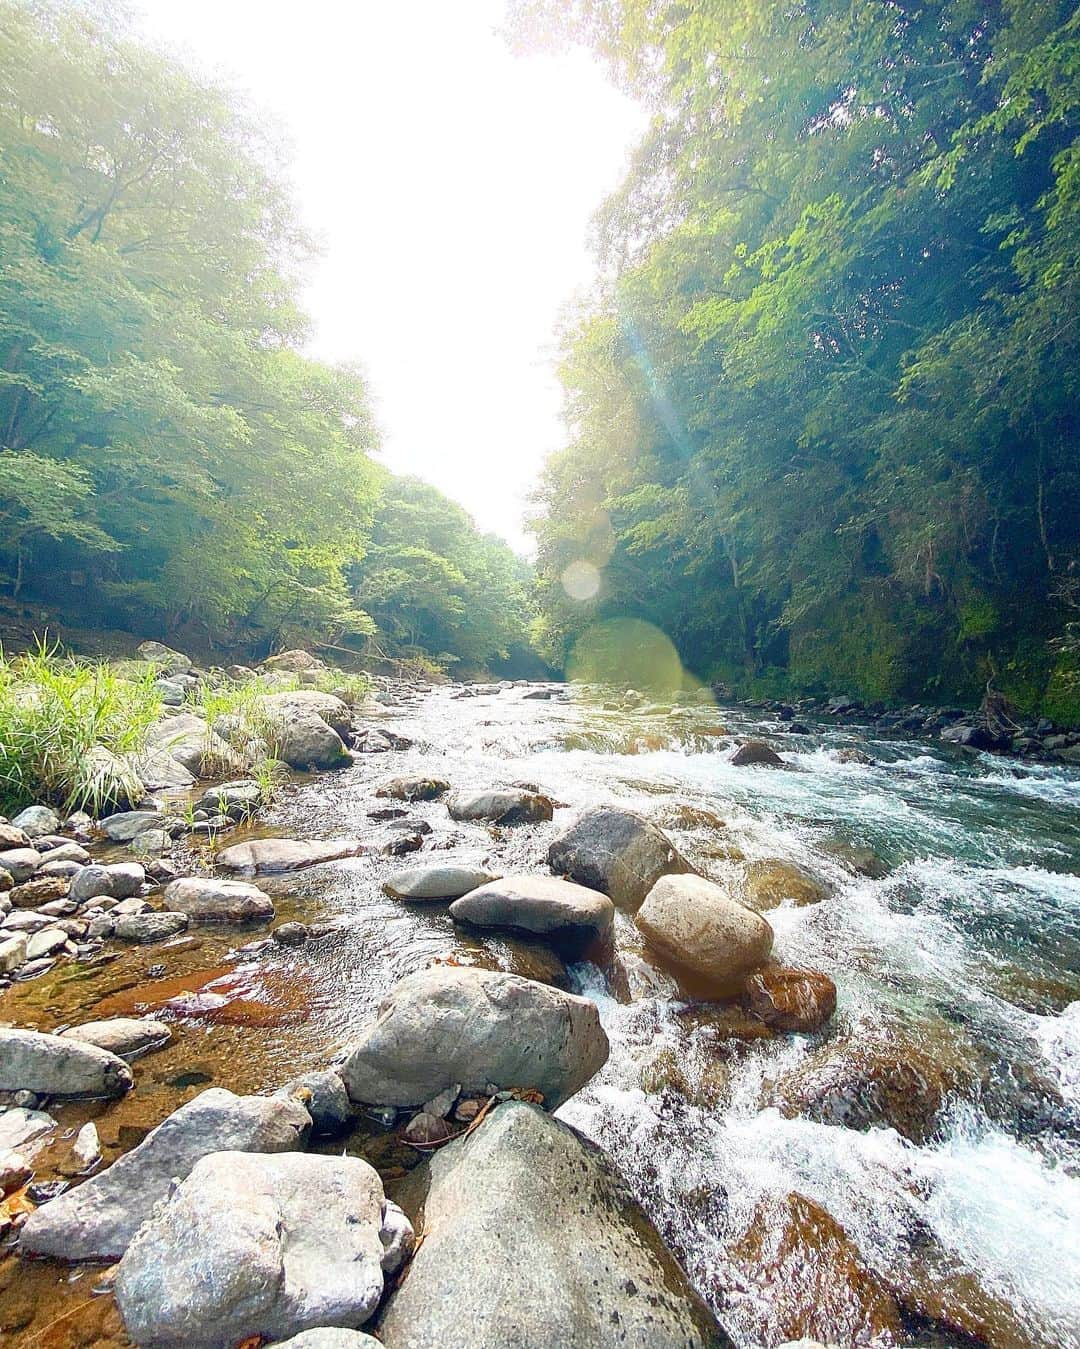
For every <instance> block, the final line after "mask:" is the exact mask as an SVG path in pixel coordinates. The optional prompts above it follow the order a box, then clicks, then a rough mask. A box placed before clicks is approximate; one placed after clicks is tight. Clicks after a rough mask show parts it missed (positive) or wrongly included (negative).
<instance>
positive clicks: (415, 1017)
mask: <svg viewBox="0 0 1080 1349" xmlns="http://www.w3.org/2000/svg"><path fill="white" fill-rule="evenodd" d="M607 1056H608V1040H607V1036H606V1035H605V1034H604V1030H603V1027H602V1026H601V1025H600V1016H599V1013H598V1012H597V1009H596V1004H595V1003H592V1002H590V1001H589V1000H588V999H587V998H578V997H575V996H574V995H573V994H571V993H563V992H562V991H561V990H560V989H557V988H551V987H550V986H548V985H547V984H539V983H535V982H534V981H533V980H531V979H522V978H520V977H519V976H517V975H514V974H502V973H499V972H497V971H494V970H483V969H475V968H469V967H462V966H456V965H433V966H432V967H431V968H430V969H427V970H421V971H419V972H418V973H416V974H411V975H409V976H408V977H407V978H405V979H402V980H401V982H400V983H398V984H396V985H395V986H394V988H392V989H391V990H390V993H389V994H388V996H387V997H386V999H385V1001H384V1002H383V1004H382V1007H381V1009H380V1012H379V1017H378V1020H377V1021H375V1022H374V1023H373V1024H372V1025H371V1026H368V1027H367V1028H366V1030H364V1031H362V1032H361V1034H360V1037H359V1038H358V1039H357V1040H356V1041H355V1042H354V1043H353V1045H352V1047H351V1049H350V1050H349V1054H348V1057H347V1058H346V1060H345V1062H344V1063H343V1064H342V1066H341V1069H340V1072H341V1076H342V1078H343V1079H344V1081H345V1086H346V1089H347V1090H348V1093H349V1096H350V1097H351V1099H352V1100H354V1101H364V1102H367V1103H369V1104H372V1105H396V1106H407V1105H422V1104H423V1103H424V1102H425V1101H429V1100H431V1099H432V1098H433V1097H435V1096H437V1095H438V1094H439V1093H440V1092H442V1091H445V1090H446V1089H447V1087H450V1086H452V1085H454V1084H458V1090H459V1091H466V1092H469V1091H482V1090H484V1089H485V1088H486V1087H487V1085H488V1084H489V1083H491V1084H493V1085H494V1086H495V1087H497V1088H511V1087H524V1088H527V1089H528V1088H534V1089H535V1090H537V1091H539V1092H541V1093H542V1095H543V1097H544V1104H545V1105H546V1106H547V1107H548V1109H549V1110H554V1109H555V1108H556V1107H557V1106H560V1105H561V1104H562V1103H563V1101H565V1100H567V1099H568V1098H569V1097H570V1096H573V1094H574V1093H575V1092H576V1091H579V1090H580V1089H581V1088H582V1087H583V1086H584V1085H585V1083H586V1082H588V1080H589V1079H590V1078H591V1077H592V1076H593V1074H594V1073H596V1072H598V1071H599V1069H600V1068H601V1067H602V1066H603V1065H604V1063H605V1062H606V1060H607Z"/></svg>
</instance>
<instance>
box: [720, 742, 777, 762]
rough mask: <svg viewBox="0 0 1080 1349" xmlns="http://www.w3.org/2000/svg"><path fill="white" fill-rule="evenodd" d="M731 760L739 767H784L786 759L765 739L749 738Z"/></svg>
mask: <svg viewBox="0 0 1080 1349" xmlns="http://www.w3.org/2000/svg"><path fill="white" fill-rule="evenodd" d="M731 762H732V763H733V764H734V765H735V766H736V767H737V768H747V767H764V768H783V767H784V766H785V765H784V761H783V759H781V757H780V755H779V754H777V752H776V750H774V749H773V748H772V746H771V745H767V744H766V743H765V741H764V740H747V741H746V743H745V744H743V745H740V746H739V747H738V749H736V751H735V753H734V754H733V755H732V756H731Z"/></svg>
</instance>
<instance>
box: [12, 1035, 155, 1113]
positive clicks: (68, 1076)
mask: <svg viewBox="0 0 1080 1349" xmlns="http://www.w3.org/2000/svg"><path fill="white" fill-rule="evenodd" d="M133 1080H134V1079H133V1078H132V1076H131V1069H130V1068H129V1067H128V1066H127V1064H126V1063H125V1062H124V1060H123V1059H121V1058H119V1057H118V1056H117V1055H116V1054H110V1053H109V1052H108V1050H105V1049H99V1048H98V1047H97V1046H96V1045H89V1044H80V1043H79V1042H78V1041H76V1040H67V1039H64V1037H63V1036H60V1035H47V1034H45V1033H44V1032H43V1031H35V1030H9V1029H6V1028H4V1027H0V1091H32V1092H33V1093H34V1094H35V1095H36V1096H106V1097H112V1096H123V1094H124V1093H125V1092H126V1091H130V1090H131V1086H132V1082H133Z"/></svg>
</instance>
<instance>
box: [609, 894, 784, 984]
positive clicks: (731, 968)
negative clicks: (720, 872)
mask: <svg viewBox="0 0 1080 1349" xmlns="http://www.w3.org/2000/svg"><path fill="white" fill-rule="evenodd" d="M634 921H635V922H636V923H637V926H638V929H639V931H640V932H641V933H642V935H643V936H644V937H645V939H646V941H647V942H648V943H649V945H650V946H651V947H652V948H653V950H654V951H656V952H657V954H658V955H660V956H661V957H662V958H663V959H665V960H667V961H669V962H670V963H671V965H672V966H673V967H675V969H676V970H677V971H678V970H685V971H689V973H690V974H691V975H693V976H696V977H697V978H698V979H700V980H701V981H703V983H704V984H705V985H706V986H707V987H708V989H709V990H710V991H711V992H713V993H714V994H715V995H722V994H724V993H727V992H733V991H735V990H736V989H737V987H739V986H740V985H741V984H742V981H743V979H744V978H745V976H746V975H747V974H749V973H750V971H751V970H754V969H756V968H757V967H758V966H759V965H761V964H762V963H763V962H764V961H765V959H766V957H767V956H768V954H769V952H770V951H771V950H772V943H773V932H772V928H771V927H770V926H769V924H768V923H767V922H766V921H765V919H764V918H762V917H761V916H760V915H759V914H756V913H753V912H752V911H751V910H750V909H748V908H746V907H745V906H744V905H742V904H740V903H738V901H736V900H734V899H732V898H731V897H730V896H729V895H728V894H727V892H726V891H724V890H723V889H721V887H720V886H719V885H714V884H713V882H712V881H707V880H705V879H704V878H703V877H701V876H662V877H661V878H660V880H658V881H657V882H656V884H655V885H654V886H653V888H652V889H651V890H650V891H649V893H648V896H647V897H646V899H645V902H644V904H642V906H641V908H640V909H639V910H638V912H637V916H636V918H635V920H634Z"/></svg>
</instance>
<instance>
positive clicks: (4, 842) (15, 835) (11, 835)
mask: <svg viewBox="0 0 1080 1349" xmlns="http://www.w3.org/2000/svg"><path fill="white" fill-rule="evenodd" d="M29 846H30V835H29V834H28V833H27V832H26V830H25V829H19V828H17V827H16V826H15V825H13V824H6V823H4V824H0V852H9V851H11V850H12V849H15V848H29Z"/></svg>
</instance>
